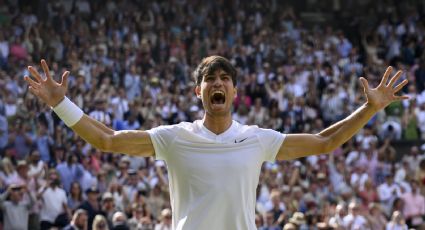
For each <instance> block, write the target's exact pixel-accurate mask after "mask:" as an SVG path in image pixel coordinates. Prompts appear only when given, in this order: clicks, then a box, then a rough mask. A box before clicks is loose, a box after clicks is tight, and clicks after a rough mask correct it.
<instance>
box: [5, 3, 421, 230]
mask: <svg viewBox="0 0 425 230" xmlns="http://www.w3.org/2000/svg"><path fill="white" fill-rule="evenodd" d="M306 2H310V3H311V4H313V3H314V2H316V1H306ZM349 2H350V4H354V3H352V2H351V1H349ZM368 2H369V1H359V4H366V3H368ZM418 2H420V1H417V2H416V1H406V3H405V4H403V3H399V2H397V3H396V2H393V1H385V0H382V1H370V2H369V4H371V5H366V6H365V7H366V8H367V9H368V10H367V11H365V12H358V13H359V15H357V16H353V18H352V21H353V22H357V23H359V24H358V25H361V26H358V27H356V28H357V30H356V31H355V34H356V36H352V34H351V35H350V33H347V32H346V31H345V30H344V29H345V28H344V27H343V26H341V27H340V26H337V25H338V24H337V23H335V24H334V25H333V24H332V23H329V24H324V25H321V24H314V25H306V20H305V19H304V18H303V17H301V16H300V13H299V12H297V11H296V10H294V8H292V7H291V6H290V5H286V4H284V3H283V1H282V2H281V1H277V0H263V1H249V2H243V1H237V0H228V1H211V2H205V1H204V2H202V1H194V0H175V1H150V0H144V1H142V0H140V1H137V0H133V1H112V0H106V1H88V0H73V1H65V0H58V1H53V0H39V1H7V0H0V153H1V162H0V166H1V167H0V169H1V171H0V189H1V192H2V193H1V195H0V207H1V215H2V228H3V229H61V228H64V229H131V230H134V229H145V230H148V229H152V230H168V229H171V217H172V210H171V207H170V201H169V199H170V198H169V191H168V189H169V188H168V179H167V169H166V165H165V163H164V162H161V161H155V160H154V159H153V158H141V157H129V156H124V155H121V154H111V153H102V152H100V151H99V150H97V149H95V148H93V147H92V146H90V145H89V144H87V143H86V142H84V141H83V140H82V139H80V138H79V137H78V136H77V135H76V134H74V133H73V132H72V130H70V129H69V128H67V127H66V126H65V125H64V124H63V122H61V121H60V120H59V119H58V118H57V116H56V115H55V114H54V113H52V111H51V109H50V108H48V107H47V106H46V105H44V104H42V102H40V101H39V100H37V99H36V98H35V97H34V96H33V95H32V94H30V93H29V92H28V90H27V85H26V84H25V82H24V81H23V76H25V75H29V73H28V71H27V68H26V67H27V66H28V65H33V66H39V61H40V59H41V58H44V59H46V61H47V63H48V64H49V66H50V67H51V72H52V73H51V75H52V76H55V77H56V79H57V80H58V81H59V77H60V76H61V74H62V73H63V72H64V71H65V70H70V71H71V74H70V78H69V81H70V82H69V89H68V97H69V98H71V100H73V101H74V102H75V103H76V104H77V105H78V106H79V107H80V108H82V109H83V110H84V111H85V112H86V113H87V114H88V115H90V116H91V117H93V118H95V119H97V120H99V121H101V122H103V123H104V124H106V125H107V126H109V127H112V128H114V129H116V130H123V129H142V130H147V129H150V128H152V127H156V126H159V125H166V124H175V123H178V122H181V121H193V120H196V119H200V118H202V116H203V111H202V104H201V102H200V101H199V100H198V99H197V98H196V96H195V94H194V81H193V80H192V77H191V73H192V71H193V70H194V68H195V67H196V65H197V64H198V63H199V62H200V61H201V60H202V58H203V57H206V56H209V55H221V56H224V57H226V58H228V59H229V60H230V61H231V62H232V63H233V64H234V65H235V66H236V67H237V69H238V73H239V75H238V77H239V80H238V83H237V87H238V96H237V98H236V99H235V103H234V110H233V118H234V119H235V120H237V121H239V122H240V123H242V124H251V125H258V126H260V127H264V128H271V129H275V130H278V131H281V132H283V133H300V132H308V133H317V132H319V131H321V130H322V129H324V128H325V127H327V126H328V125H330V124H332V123H335V122H336V121H338V120H340V119H342V118H344V117H346V116H347V115H349V114H350V113H351V112H352V111H354V110H355V109H356V108H357V107H359V106H360V105H361V104H363V103H364V102H365V98H364V96H363V89H362V86H361V84H360V82H359V81H358V78H359V77H360V76H364V77H365V78H366V79H368V81H369V84H370V85H371V86H376V85H377V84H378V83H379V80H380V79H381V76H382V74H383V72H384V70H385V68H386V67H387V66H388V65H392V66H394V68H395V69H396V70H403V71H404V72H403V75H402V77H401V79H400V82H401V81H402V80H404V79H408V80H409V84H408V85H407V86H406V87H405V89H404V91H403V92H402V93H403V94H408V95H410V97H411V99H410V100H406V101H403V102H396V103H393V104H391V105H390V106H388V108H386V109H385V111H381V112H379V113H378V114H377V115H376V116H375V117H374V118H373V119H372V120H371V121H370V122H369V123H368V124H367V125H366V127H365V128H364V129H363V130H362V131H361V132H360V133H359V134H358V135H356V137H355V138H353V139H352V140H350V141H349V142H348V143H346V144H344V145H343V146H342V147H341V148H339V149H338V150H336V151H335V152H334V153H331V154H329V155H320V156H311V157H308V158H303V159H299V160H297V161H291V162H286V161H281V162H280V161H279V162H275V163H265V164H264V165H263V168H262V171H261V176H260V183H259V186H258V189H257V212H256V214H255V221H256V225H257V227H258V229H260V230H277V229H371V230H374V229H408V227H412V228H417V229H420V226H424V223H425V219H424V218H425V198H424V195H425V145H422V146H421V145H413V146H411V147H410V149H409V151H408V152H403V153H398V152H397V151H396V148H394V143H396V142H397V141H401V140H406V141H417V142H418V143H420V142H422V143H423V142H424V141H425V53H424V48H425V20H424V16H425V15H424V9H425V8H424V5H421V4H418ZM333 3H334V5H333V8H332V9H333V10H337V9H338V3H339V1H333ZM340 4H343V3H342V2H341V3H340ZM353 12H357V11H353ZM331 13H332V12H331ZM347 14H348V15H349V14H350V10H345V11H344V12H342V13H341V12H339V13H338V14H335V16H338V17H339V16H341V15H347ZM368 19H370V20H368ZM400 155H401V156H402V157H401V158H400V157H398V156H400Z"/></svg>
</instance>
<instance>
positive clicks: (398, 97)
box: [394, 95, 410, 101]
mask: <svg viewBox="0 0 425 230" xmlns="http://www.w3.org/2000/svg"><path fill="white" fill-rule="evenodd" d="M406 99H410V97H409V96H408V95H403V96H394V100H397V101H401V100H406Z"/></svg>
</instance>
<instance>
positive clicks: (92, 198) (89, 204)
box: [78, 187, 101, 230]
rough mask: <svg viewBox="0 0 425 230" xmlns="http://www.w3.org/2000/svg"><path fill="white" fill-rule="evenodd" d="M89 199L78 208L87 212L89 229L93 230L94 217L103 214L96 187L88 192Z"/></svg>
mask: <svg viewBox="0 0 425 230" xmlns="http://www.w3.org/2000/svg"><path fill="white" fill-rule="evenodd" d="M86 196H87V199H86V200H85V201H84V202H83V203H82V204H81V205H80V206H79V207H78V208H80V209H83V210H85V211H86V212H87V217H88V222H87V223H88V229H89V230H91V228H92V226H93V220H94V217H95V216H96V215H97V214H101V212H100V211H101V210H100V204H99V201H98V198H99V190H97V188H96V187H91V188H89V189H87V190H86Z"/></svg>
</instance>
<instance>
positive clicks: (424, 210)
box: [401, 180, 425, 229]
mask: <svg viewBox="0 0 425 230" xmlns="http://www.w3.org/2000/svg"><path fill="white" fill-rule="evenodd" d="M410 186H411V188H412V190H411V191H410V192H406V193H404V194H402V195H401V198H402V199H403V202H404V209H403V212H402V214H403V216H404V217H405V219H406V223H407V225H408V226H409V228H416V229H419V227H420V226H422V225H423V224H424V223H425V220H424V218H425V197H424V196H423V195H421V194H420V191H419V186H418V182H417V181H415V180H412V181H411V182H410Z"/></svg>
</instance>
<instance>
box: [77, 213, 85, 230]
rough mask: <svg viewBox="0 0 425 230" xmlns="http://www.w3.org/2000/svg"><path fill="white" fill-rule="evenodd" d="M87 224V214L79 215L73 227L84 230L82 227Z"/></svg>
mask: <svg viewBox="0 0 425 230" xmlns="http://www.w3.org/2000/svg"><path fill="white" fill-rule="evenodd" d="M86 223H87V214H81V215H80V216H79V217H78V218H77V221H76V223H75V225H76V226H77V227H79V228H81V229H83V228H84V226H85V225H86Z"/></svg>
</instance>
